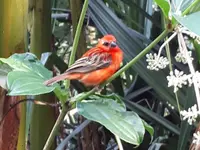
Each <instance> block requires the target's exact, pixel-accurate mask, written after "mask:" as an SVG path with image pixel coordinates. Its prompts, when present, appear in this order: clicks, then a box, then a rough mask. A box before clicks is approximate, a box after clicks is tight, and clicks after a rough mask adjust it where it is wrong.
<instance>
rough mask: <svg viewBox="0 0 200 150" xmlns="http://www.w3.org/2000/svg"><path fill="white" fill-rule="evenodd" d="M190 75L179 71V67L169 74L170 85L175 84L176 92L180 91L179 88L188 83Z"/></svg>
mask: <svg viewBox="0 0 200 150" xmlns="http://www.w3.org/2000/svg"><path fill="white" fill-rule="evenodd" d="M189 77H190V76H188V75H186V74H184V72H183V71H178V70H177V69H175V70H174V72H173V71H171V72H170V75H169V76H167V80H168V87H171V86H174V93H175V92H177V91H178V89H179V88H182V86H183V85H187V83H188V78H189Z"/></svg>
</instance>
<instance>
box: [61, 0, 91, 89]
mask: <svg viewBox="0 0 200 150" xmlns="http://www.w3.org/2000/svg"><path fill="white" fill-rule="evenodd" d="M88 3H89V0H85V1H84V4H83V8H82V11H81V15H80V19H79V21H78V25H77V28H76V33H75V37H74V42H73V45H72V47H73V49H72V52H71V55H70V58H69V63H68V67H69V66H71V65H72V64H73V63H74V60H75V56H76V51H77V48H78V43H79V39H80V34H81V30H82V27H83V21H84V19H85V14H86V11H87V8H88ZM69 84H70V81H69V80H66V86H65V87H66V89H68V88H69Z"/></svg>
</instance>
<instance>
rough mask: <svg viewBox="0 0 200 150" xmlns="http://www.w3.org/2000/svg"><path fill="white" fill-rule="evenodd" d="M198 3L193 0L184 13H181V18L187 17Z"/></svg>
mask: <svg viewBox="0 0 200 150" xmlns="http://www.w3.org/2000/svg"><path fill="white" fill-rule="evenodd" d="M199 2H200V0H195V1H194V2H193V3H192V4H191V5H190V6H189V7H188V8H186V10H184V12H183V13H182V16H185V15H187V14H188V13H189V12H190V10H191V8H192V7H194V6H195V5H197V4H198V3H199Z"/></svg>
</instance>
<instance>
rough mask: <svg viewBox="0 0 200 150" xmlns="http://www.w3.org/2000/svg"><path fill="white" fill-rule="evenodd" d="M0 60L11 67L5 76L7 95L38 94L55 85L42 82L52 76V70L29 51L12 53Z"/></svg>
mask: <svg viewBox="0 0 200 150" xmlns="http://www.w3.org/2000/svg"><path fill="white" fill-rule="evenodd" d="M0 61H2V62H3V63H6V64H8V65H9V66H10V67H11V68H13V71H11V72H9V73H8V76H7V88H8V94H9V95H39V94H43V93H49V92H51V91H53V90H54V89H55V87H56V86H57V85H53V86H50V87H47V86H45V85H44V84H43V83H44V81H45V80H47V79H49V78H51V77H52V72H51V71H49V70H48V69H46V68H45V67H44V66H43V65H42V63H41V62H40V61H39V60H38V59H37V57H36V56H35V55H33V54H31V53H24V54H14V55H12V56H10V57H9V58H7V59H6V58H0Z"/></svg>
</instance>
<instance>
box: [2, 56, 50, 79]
mask: <svg viewBox="0 0 200 150" xmlns="http://www.w3.org/2000/svg"><path fill="white" fill-rule="evenodd" d="M0 61H2V62H3V63H6V64H8V65H9V66H10V67H12V68H13V69H14V71H24V72H30V71H32V72H35V73H37V74H38V75H39V76H41V77H42V78H46V79H49V78H51V77H52V72H51V71H49V70H48V69H46V68H45V67H44V66H43V65H42V63H41V62H40V61H39V60H38V59H37V57H36V56H35V55H34V54H32V53H23V54H13V55H12V56H10V57H9V58H0Z"/></svg>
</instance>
